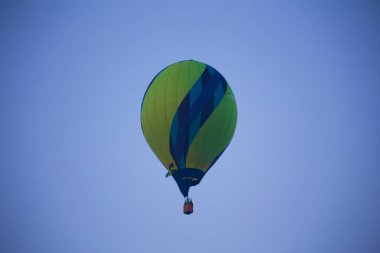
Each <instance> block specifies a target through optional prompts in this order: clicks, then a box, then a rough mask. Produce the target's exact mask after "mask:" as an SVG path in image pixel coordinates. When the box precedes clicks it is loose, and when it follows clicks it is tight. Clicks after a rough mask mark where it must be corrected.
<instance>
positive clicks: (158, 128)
mask: <svg viewBox="0 0 380 253" xmlns="http://www.w3.org/2000/svg"><path fill="white" fill-rule="evenodd" d="M205 67H206V65H205V64H203V63H200V62H197V61H183V62H178V63H175V64H172V65H170V66H169V67H167V68H166V69H164V70H163V71H162V72H161V73H160V74H159V75H158V76H157V77H156V78H155V79H154V81H153V82H152V84H151V85H150V87H149V88H148V90H147V91H146V94H145V97H144V100H143V104H142V108H141V124H142V128H143V132H144V136H145V139H146V140H147V142H148V144H149V146H150V147H151V149H152V150H153V152H154V153H155V155H156V156H157V157H158V158H159V159H160V161H161V163H162V164H163V165H164V167H165V168H166V169H168V167H169V164H170V163H172V164H173V165H174V167H175V168H176V165H175V162H174V161H173V158H172V156H171V154H170V144H169V141H170V140H169V135H170V127H171V122H172V120H173V117H174V115H175V113H176V111H177V109H178V107H179V105H180V103H181V102H182V100H183V98H184V97H185V96H186V94H187V93H188V92H189V90H190V89H191V87H192V85H193V84H194V83H195V82H196V80H197V79H198V78H199V76H200V75H201V73H202V72H203V70H204V69H205Z"/></svg>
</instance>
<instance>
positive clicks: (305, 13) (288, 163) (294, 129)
mask: <svg viewBox="0 0 380 253" xmlns="http://www.w3.org/2000/svg"><path fill="white" fill-rule="evenodd" d="M0 37H1V40H0V67H1V71H0V118H1V124H0V151H1V152H0V252H4V253H23V252H28V253H29V252H38V253H44V252H56V253H60V252H70V253H76V252H78V253H79V252H81V253H82V252H115V253H117V252H153V251H154V252H178V251H181V252H260V253H266V252H268V253H271V252H275V253H279V252H284V253H297V252H308V253H317V252H318V253H319V252H324V253H329V252H331V253H347V252H367V253H375V252H379V251H380V241H379V235H380V216H379V213H380V203H379V195H380V183H379V182H380V158H379V150H380V134H379V129H380V120H379V119H380V110H379V109H380V46H379V45H380V4H379V2H376V1H356V2H349V1H347V2H345V3H343V2H335V1H333V2H330V1H287V2H285V1H268V2H264V1H257V2H256V1H225V2H221V1H214V2H211V1H151V2H148V1H141V2H140V3H138V4H137V3H132V2H128V1H120V2H112V3H110V2H107V1H98V2H97V1H95V2H92V3H91V2H89V1H88V2H86V1H67V2H63V1H62V2H61V1H56V2H53V1H51V2H50V1H47V2H44V1H36V2H35V1H19V2H16V1H15V2H13V1H2V2H1V3H0ZM185 59H195V60H199V61H202V62H205V63H207V64H209V65H211V66H213V67H215V68H216V69H217V70H218V71H219V72H220V73H222V75H223V76H224V77H225V78H226V79H227V80H228V82H229V83H230V84H231V87H232V89H233V91H234V93H235V97H236V100H237V105H238V124H237V128H236V132H235V136H234V139H233V140H232V142H231V144H230V146H229V148H228V149H227V150H226V152H225V153H224V154H223V156H222V157H221V158H220V159H219V160H218V162H217V163H216V164H215V165H214V167H213V168H212V170H211V171H210V172H209V173H208V174H207V175H206V176H205V178H204V179H203V181H202V183H201V184H200V185H198V186H197V187H196V188H191V190H190V194H191V196H192V198H193V201H194V204H195V205H194V209H195V212H194V213H193V214H192V215H190V216H185V215H183V213H182V204H183V198H182V195H181V194H180V192H179V190H178V189H177V186H176V184H175V182H174V180H172V179H171V178H169V179H165V170H164V168H163V167H162V165H161V164H160V162H159V161H158V159H157V158H156V157H155V156H154V154H153V152H152V151H151V150H150V149H149V146H148V145H147V143H146V142H145V139H144V137H143V134H142V132H141V128H140V105H141V100H142V98H143V95H144V92H145V90H146V88H147V86H148V84H149V82H150V81H151V79H152V78H153V77H154V76H155V75H156V74H157V73H158V72H159V71H160V70H161V69H163V68H164V67H166V66H167V65H169V64H171V63H174V62H177V61H180V60H185Z"/></svg>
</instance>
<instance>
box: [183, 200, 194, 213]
mask: <svg viewBox="0 0 380 253" xmlns="http://www.w3.org/2000/svg"><path fill="white" fill-rule="evenodd" d="M183 213H184V214H187V215H189V214H191V213H193V203H192V202H185V204H183Z"/></svg>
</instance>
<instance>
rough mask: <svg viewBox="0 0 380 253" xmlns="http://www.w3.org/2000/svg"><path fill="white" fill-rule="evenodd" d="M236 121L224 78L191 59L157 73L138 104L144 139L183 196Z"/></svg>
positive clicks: (216, 154) (204, 170)
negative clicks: (140, 103) (139, 105)
mask: <svg viewBox="0 0 380 253" xmlns="http://www.w3.org/2000/svg"><path fill="white" fill-rule="evenodd" d="M236 121H237V107H236V101H235V97H234V95H233V92H232V90H231V87H230V86H229V84H228V83H227V81H226V80H225V79H224V77H223V76H222V75H221V74H220V73H219V72H218V71H217V70H216V69H214V68H213V67H211V66H209V65H207V64H205V63H201V62H198V61H193V60H187V61H181V62H177V63H174V64H171V65H169V66H168V67H166V68H165V69H163V70H162V71H161V72H159V73H158V74H157V75H156V76H155V77H154V79H153V80H152V82H151V83H150V85H149V87H148V89H147V90H146V92H145V95H144V98H143V101H142V105H141V127H142V130H143V133H144V136H145V139H146V140H147V142H148V144H149V146H150V147H151V149H152V150H153V152H154V153H155V154H156V156H157V157H158V159H159V160H160V161H161V163H162V164H163V165H164V167H165V168H166V169H167V170H168V171H169V173H170V174H172V176H173V178H174V179H175V181H176V182H177V184H178V187H179V189H180V190H181V193H182V194H183V196H184V197H187V196H188V192H189V187H190V186H194V185H197V184H198V183H199V182H200V181H201V180H202V178H203V176H204V175H205V174H206V173H207V171H208V170H209V169H210V168H211V167H212V166H213V164H214V163H215V162H216V161H217V160H218V158H219V157H220V156H221V154H222V153H223V151H224V150H225V149H226V148H227V146H228V144H229V143H230V141H231V139H232V137H233V134H234V131H235V127H236Z"/></svg>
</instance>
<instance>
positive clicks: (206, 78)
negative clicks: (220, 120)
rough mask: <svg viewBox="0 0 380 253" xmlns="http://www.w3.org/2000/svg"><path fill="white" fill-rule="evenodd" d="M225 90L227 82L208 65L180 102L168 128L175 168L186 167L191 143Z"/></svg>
mask: <svg viewBox="0 0 380 253" xmlns="http://www.w3.org/2000/svg"><path fill="white" fill-rule="evenodd" d="M226 90H227V82H226V80H225V79H224V78H223V76H222V75H220V74H219V73H218V72H217V71H216V70H214V69H213V68H212V67H210V66H208V65H207V66H206V68H205V70H204V71H203V73H202V75H201V76H200V77H199V79H198V80H197V81H196V82H195V84H194V85H193V86H192V88H191V89H190V91H189V92H188V93H187V94H186V96H185V98H184V99H183V100H182V102H181V104H180V106H179V107H178V109H177V112H176V113H175V116H174V118H173V122H172V125H171V128H170V153H171V154H172V157H173V159H174V161H175V163H176V165H177V167H178V168H180V169H181V168H185V167H186V156H187V152H188V150H189V147H190V144H191V142H192V141H193V140H194V138H195V136H196V135H197V134H198V132H199V130H200V128H201V127H202V125H203V124H204V123H205V122H206V121H207V119H208V117H209V116H210V115H211V113H212V112H213V111H214V109H215V108H216V107H217V106H218V104H219V103H220V101H221V100H222V99H223V97H224V95H225V93H226Z"/></svg>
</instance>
